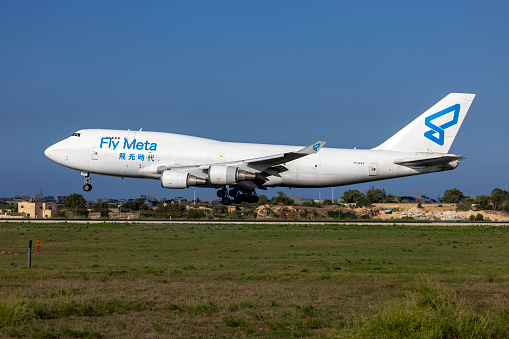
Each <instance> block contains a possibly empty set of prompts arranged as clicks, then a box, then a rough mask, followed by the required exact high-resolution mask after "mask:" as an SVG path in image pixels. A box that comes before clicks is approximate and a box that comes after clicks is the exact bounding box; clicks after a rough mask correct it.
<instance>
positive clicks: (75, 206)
mask: <svg viewBox="0 0 509 339" xmlns="http://www.w3.org/2000/svg"><path fill="white" fill-rule="evenodd" d="M85 203H86V200H85V198H83V196H82V195H81V194H78V193H73V194H71V195H69V196H68V197H65V201H64V203H63V204H62V206H63V207H64V208H66V209H67V210H70V211H73V212H74V213H76V214H79V215H85V216H86V215H87V214H88V211H87V208H86V207H85Z"/></svg>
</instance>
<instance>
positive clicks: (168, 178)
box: [161, 170, 207, 188]
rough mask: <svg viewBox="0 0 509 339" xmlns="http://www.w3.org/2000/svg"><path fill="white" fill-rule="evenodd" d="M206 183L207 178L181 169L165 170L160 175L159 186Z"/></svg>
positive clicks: (169, 186) (173, 186)
mask: <svg viewBox="0 0 509 339" xmlns="http://www.w3.org/2000/svg"><path fill="white" fill-rule="evenodd" d="M206 183H207V180H205V179H202V178H198V177H195V176H194V175H191V174H189V173H187V172H182V171H174V170H166V171H164V172H163V174H162V175H161V186H163V187H164V188H188V187H189V186H196V185H205V184H206Z"/></svg>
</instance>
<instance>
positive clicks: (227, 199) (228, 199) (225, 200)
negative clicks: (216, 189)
mask: <svg viewBox="0 0 509 339" xmlns="http://www.w3.org/2000/svg"><path fill="white" fill-rule="evenodd" d="M221 202H222V203H223V205H231V203H232V199H230V198H228V197H224V198H223V200H221Z"/></svg>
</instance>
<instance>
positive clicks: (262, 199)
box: [256, 194, 269, 206]
mask: <svg viewBox="0 0 509 339" xmlns="http://www.w3.org/2000/svg"><path fill="white" fill-rule="evenodd" d="M258 198H259V200H258V202H257V203H256V205H257V206H260V205H267V204H268V203H269V199H267V196H266V195H264V194H262V195H260V196H258Z"/></svg>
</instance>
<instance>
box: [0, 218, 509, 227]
mask: <svg viewBox="0 0 509 339" xmlns="http://www.w3.org/2000/svg"><path fill="white" fill-rule="evenodd" d="M0 222H5V223H27V224H54V223H62V224H65V223H67V224H104V223H116V224H194V225H204V224H205V225H362V226H367V225H371V226H377V225H378V226H393V225H406V226H509V222H479V223H476V222H446V221H436V222H431V221H430V222H425V221H416V222H408V221H311V220H310V221H297V220H290V221H284V220H281V221H280V220H260V221H255V220H246V221H242V220H128V219H126V220H124V219H121V220H119V219H114V220H108V219H107V220H98V219H95V220H90V219H0Z"/></svg>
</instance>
